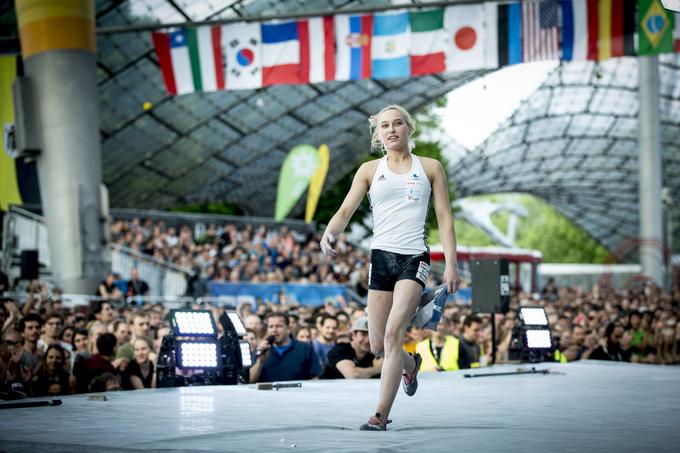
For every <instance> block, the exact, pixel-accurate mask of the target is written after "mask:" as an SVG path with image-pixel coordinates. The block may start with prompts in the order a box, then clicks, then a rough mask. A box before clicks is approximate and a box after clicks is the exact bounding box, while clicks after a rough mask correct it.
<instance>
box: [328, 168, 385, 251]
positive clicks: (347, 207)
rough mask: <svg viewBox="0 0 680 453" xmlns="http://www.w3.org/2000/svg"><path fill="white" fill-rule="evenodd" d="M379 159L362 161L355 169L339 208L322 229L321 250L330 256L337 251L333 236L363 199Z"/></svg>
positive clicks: (338, 232)
mask: <svg viewBox="0 0 680 453" xmlns="http://www.w3.org/2000/svg"><path fill="white" fill-rule="evenodd" d="M378 162H379V160H372V161H370V162H365V163H363V164H362V165H361V166H360V167H359V170H357V172H356V174H355V175H354V180H353V181H352V186H351V187H350V189H349V192H347V196H346V197H345V200H344V201H343V202H342V205H341V206H340V209H338V212H336V213H335V215H334V216H333V218H332V219H331V221H330V222H328V226H327V227H326V231H324V233H323V236H322V237H321V243H320V245H321V251H322V252H323V253H324V254H326V255H330V256H335V255H336V254H337V252H336V251H335V249H334V248H333V246H334V243H335V238H337V237H338V236H339V235H340V233H342V232H343V231H344V229H345V227H347V224H348V223H349V220H350V219H351V218H352V215H353V214H354V211H356V210H357V207H359V203H361V200H363V199H364V196H365V195H366V193H367V192H368V189H369V188H370V185H371V178H373V173H375V169H376V168H377V166H378Z"/></svg>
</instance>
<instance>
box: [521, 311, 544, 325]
mask: <svg viewBox="0 0 680 453" xmlns="http://www.w3.org/2000/svg"><path fill="white" fill-rule="evenodd" d="M519 316H520V319H521V320H522V322H524V325H526V326H547V325H548V315H547V314H546V312H545V308H543V307H522V308H520V309H519Z"/></svg>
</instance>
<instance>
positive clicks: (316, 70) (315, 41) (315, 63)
mask: <svg viewBox="0 0 680 453" xmlns="http://www.w3.org/2000/svg"><path fill="white" fill-rule="evenodd" d="M333 24H334V21H333V16H324V17H312V18H310V19H306V20H301V21H300V22H299V23H298V28H299V30H300V40H301V42H302V41H305V40H306V42H307V43H309V44H308V45H301V49H300V50H301V52H303V55H302V56H301V58H302V65H303V70H304V67H307V68H308V70H307V73H308V74H309V76H308V77H307V80H306V82H311V83H319V82H325V81H328V80H335V30H334V28H335V27H334V26H333ZM305 35H306V36H305ZM305 48H307V49H308V54H304V49H305ZM305 60H306V61H305ZM302 76H303V78H305V74H303V75H302Z"/></svg>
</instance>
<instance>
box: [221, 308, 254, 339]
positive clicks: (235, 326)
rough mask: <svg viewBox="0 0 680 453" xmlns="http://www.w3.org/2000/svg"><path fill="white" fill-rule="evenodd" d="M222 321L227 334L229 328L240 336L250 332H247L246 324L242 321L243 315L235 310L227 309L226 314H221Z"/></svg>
mask: <svg viewBox="0 0 680 453" xmlns="http://www.w3.org/2000/svg"><path fill="white" fill-rule="evenodd" d="M225 315H226V318H225ZM220 323H221V324H222V328H223V329H224V332H225V334H226V332H227V330H229V331H231V332H233V333H234V334H235V335H236V336H237V337H239V338H243V337H245V336H246V335H247V334H248V332H246V326H244V325H243V322H242V321H241V317H240V316H239V315H238V313H237V312H235V311H233V310H228V311H225V312H224V314H223V315H222V316H220Z"/></svg>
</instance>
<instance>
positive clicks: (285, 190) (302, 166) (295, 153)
mask: <svg viewBox="0 0 680 453" xmlns="http://www.w3.org/2000/svg"><path fill="white" fill-rule="evenodd" d="M318 168H319V158H318V156H317V151H316V148H315V147H314V146H311V145H298V146H296V147H295V148H293V149H291V150H290V152H289V153H288V156H287V157H286V160H284V161H283V166H282V167H281V173H280V174H279V188H278V191H277V192H276V213H275V214H274V218H275V219H276V220H277V221H281V220H283V219H284V218H285V217H286V216H287V215H288V213H289V212H290V210H291V209H293V206H295V203H297V201H298V200H299V199H300V197H301V196H302V194H303V193H304V192H305V190H306V189H307V186H309V181H310V180H311V178H312V175H314V173H316V170H317V169H318Z"/></svg>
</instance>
